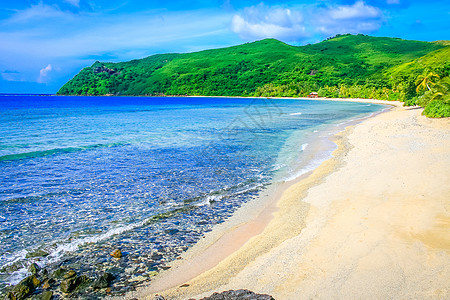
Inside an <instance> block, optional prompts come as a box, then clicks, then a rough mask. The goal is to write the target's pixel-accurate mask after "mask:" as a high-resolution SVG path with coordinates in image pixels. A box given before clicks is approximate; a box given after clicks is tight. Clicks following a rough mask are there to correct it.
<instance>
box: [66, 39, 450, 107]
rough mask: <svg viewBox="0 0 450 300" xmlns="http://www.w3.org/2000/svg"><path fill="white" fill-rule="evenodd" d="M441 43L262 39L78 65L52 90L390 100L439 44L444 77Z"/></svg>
mask: <svg viewBox="0 0 450 300" xmlns="http://www.w3.org/2000/svg"><path fill="white" fill-rule="evenodd" d="M447 48H448V49H450V47H449V46H446V41H437V42H422V41H411V40H403V39H400V38H388V37H372V36H367V35H361V34H360V35H350V34H346V35H337V36H335V37H333V38H329V39H327V40H324V41H322V42H319V43H316V44H309V45H305V46H292V45H289V44H286V43H284V42H281V41H278V40H276V39H264V40H260V41H256V42H252V43H245V44H242V45H236V46H231V47H226V48H218V49H209V50H202V51H198V52H192V53H168V54H156V55H152V56H149V57H146V58H142V59H135V60H131V61H127V62H120V63H108V62H98V61H97V62H95V63H94V64H93V65H92V66H89V67H86V68H84V69H83V70H81V71H80V72H79V73H78V74H77V75H76V76H75V77H74V78H72V79H71V80H70V81H68V82H67V83H66V84H65V85H64V86H63V87H61V89H60V90H59V91H58V94H61V95H148V96H155V95H193V96H195V95H204V96H306V95H307V94H309V93H310V92H312V91H318V90H320V89H322V91H326V90H330V89H331V88H334V87H335V88H340V87H342V86H364V87H365V88H366V89H367V88H371V89H375V90H377V91H378V90H380V91H381V90H382V89H383V88H384V89H388V90H389V93H388V94H389V96H388V97H387V98H388V99H391V98H392V99H395V98H401V97H403V98H404V97H406V96H405V95H410V96H411V95H412V93H413V92H412V87H411V80H412V79H411V78H409V79H408V80H409V83H408V84H403V83H402V84H401V85H400V84H399V83H400V82H399V80H397V79H398V78H397V77H396V76H397V75H399V74H400V75H401V76H400V77H401V78H402V80H404V78H405V76H406V75H408V74H406V75H405V74H404V72H400V70H401V69H402V67H401V66H403V65H405V64H408V63H413V62H414V61H416V63H413V64H414V67H413V69H414V72H412V73H411V74H414V75H417V74H418V73H419V72H422V71H423V70H424V69H428V68H435V67H437V66H432V65H427V63H428V60H427V63H426V64H425V65H424V64H423V63H418V62H417V61H418V60H419V59H420V58H422V57H425V56H427V55H428V56H433V54H431V53H435V52H436V51H437V56H438V59H437V61H439V62H440V63H441V62H443V64H444V66H438V67H440V68H441V69H442V70H440V72H441V73H442V75H443V76H448V73H449V70H450V65H449V64H448V59H446V58H445V54H446V53H447V51H446V50H445V51H443V52H444V54H439V50H442V49H447ZM442 55H444V57H442ZM434 61H436V59H435V60H434ZM429 63H430V64H431V63H432V62H431V60H430V62H429ZM403 69H408V68H406V67H404V68H403ZM410 71H411V70H410ZM394 77H395V78H394ZM406 77H408V76H406ZM414 79H415V78H414ZM408 80H407V81H408ZM403 86H407V88H403ZM402 89H404V90H402ZM380 93H381V92H380ZM380 93H379V94H380ZM325 94H326V93H325ZM384 94H386V93H384ZM374 95H375V94H374ZM325 96H326V95H325ZM399 100H402V99H399Z"/></svg>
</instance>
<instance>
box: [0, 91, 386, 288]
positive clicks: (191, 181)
mask: <svg viewBox="0 0 450 300" xmlns="http://www.w3.org/2000/svg"><path fill="white" fill-rule="evenodd" d="M383 108H384V107H383V106H380V105H372V104H370V105H368V104H360V103H340V102H330V101H306V100H269V99H235V98H234V99H225V98H217V99H216V98H176V97H174V98H146V97H57V96H0V243H1V245H2V247H0V282H1V283H0V290H2V289H4V288H5V286H6V285H8V284H14V283H16V282H18V281H19V280H20V279H21V278H23V277H24V276H25V275H26V268H27V266H28V265H29V264H31V262H37V263H38V265H40V266H42V267H46V268H49V269H50V270H51V269H54V268H56V267H58V266H60V265H65V266H68V267H70V268H73V269H75V270H77V271H78V272H82V273H85V274H87V275H89V276H93V275H94V274H96V273H98V272H99V271H105V270H108V271H110V272H112V273H114V274H115V275H116V280H115V282H114V286H113V293H122V292H124V291H126V290H127V289H129V288H130V287H132V286H133V284H137V283H136V282H134V281H133V280H134V278H136V277H137V276H141V278H142V276H143V277H145V278H151V276H152V275H153V274H154V272H155V271H158V270H160V269H161V268H164V267H165V263H167V262H169V261H171V260H173V259H176V257H178V256H179V255H180V253H182V252H183V251H185V250H186V249H187V247H189V246H191V245H193V244H194V243H195V242H196V241H198V239H200V238H201V237H202V235H203V234H204V233H205V232H207V231H209V230H211V228H212V226H214V224H217V223H221V222H223V221H224V220H226V218H227V217H229V216H230V215H231V214H232V213H233V212H234V211H235V210H236V209H237V208H238V207H239V206H240V205H242V204H243V203H244V202H246V201H249V200H251V199H255V201H257V196H258V194H259V193H261V191H263V190H264V189H265V187H266V186H267V185H269V184H270V183H271V182H272V181H274V180H275V181H282V180H289V179H293V178H295V177H297V176H300V175H302V174H303V173H305V172H306V171H308V170H310V169H312V168H314V167H316V166H317V164H318V163H320V161H322V160H324V159H325V158H326V157H328V156H329V155H330V153H331V150H332V148H333V145H332V144H330V142H329V141H328V139H326V137H327V136H329V135H330V134H332V133H334V132H335V131H336V128H339V125H340V126H342V125H343V124H345V122H349V120H352V119H356V118H361V117H363V116H367V115H369V114H370V113H373V112H376V111H379V110H381V109H383ZM318 143H322V144H323V145H322V146H321V147H319V148H320V149H322V150H323V151H320V152H318V151H317V150H316V149H317V147H316V146H317V144H318ZM314 145H316V146H314ZM324 149H325V150H324ZM117 248H120V249H121V250H122V252H123V253H124V254H125V256H124V258H123V259H121V260H120V262H117V261H115V260H113V259H112V258H111V257H110V255H109V253H110V252H112V251H113V250H114V249H117ZM38 250H39V251H44V252H41V253H38ZM43 253H44V254H45V253H46V254H45V255H44V256H43ZM38 254H39V255H38ZM47 254H48V255H47ZM34 255H37V256H36V257H30V256H34Z"/></svg>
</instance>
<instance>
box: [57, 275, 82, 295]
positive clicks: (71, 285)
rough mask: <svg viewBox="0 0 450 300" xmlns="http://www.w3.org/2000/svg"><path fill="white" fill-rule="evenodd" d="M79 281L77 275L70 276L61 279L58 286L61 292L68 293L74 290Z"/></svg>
mask: <svg viewBox="0 0 450 300" xmlns="http://www.w3.org/2000/svg"><path fill="white" fill-rule="evenodd" d="M79 283H80V281H79V278H78V277H72V278H68V279H65V280H63V281H61V284H60V286H59V288H60V290H61V292H63V293H66V294H69V293H72V292H73V291H74V290H75V288H76V287H77V286H78V284H79Z"/></svg>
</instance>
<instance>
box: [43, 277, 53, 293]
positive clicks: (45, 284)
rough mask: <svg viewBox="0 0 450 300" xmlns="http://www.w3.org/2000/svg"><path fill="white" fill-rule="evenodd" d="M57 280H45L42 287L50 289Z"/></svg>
mask: <svg viewBox="0 0 450 300" xmlns="http://www.w3.org/2000/svg"><path fill="white" fill-rule="evenodd" d="M55 282H56V281H55V280H54V279H53V278H48V279H45V280H44V283H43V284H42V288H43V289H44V290H48V289H50V288H51V287H52V285H53V284H55Z"/></svg>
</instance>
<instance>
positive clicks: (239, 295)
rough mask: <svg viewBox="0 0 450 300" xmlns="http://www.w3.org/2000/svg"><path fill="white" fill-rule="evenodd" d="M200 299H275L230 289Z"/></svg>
mask: <svg viewBox="0 0 450 300" xmlns="http://www.w3.org/2000/svg"><path fill="white" fill-rule="evenodd" d="M200 300H275V299H274V298H273V297H272V296H270V295H266V294H256V293H254V292H252V291H249V290H236V291H234V290H230V291H225V292H222V293H214V294H212V295H211V296H209V297H205V298H202V299H200Z"/></svg>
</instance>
